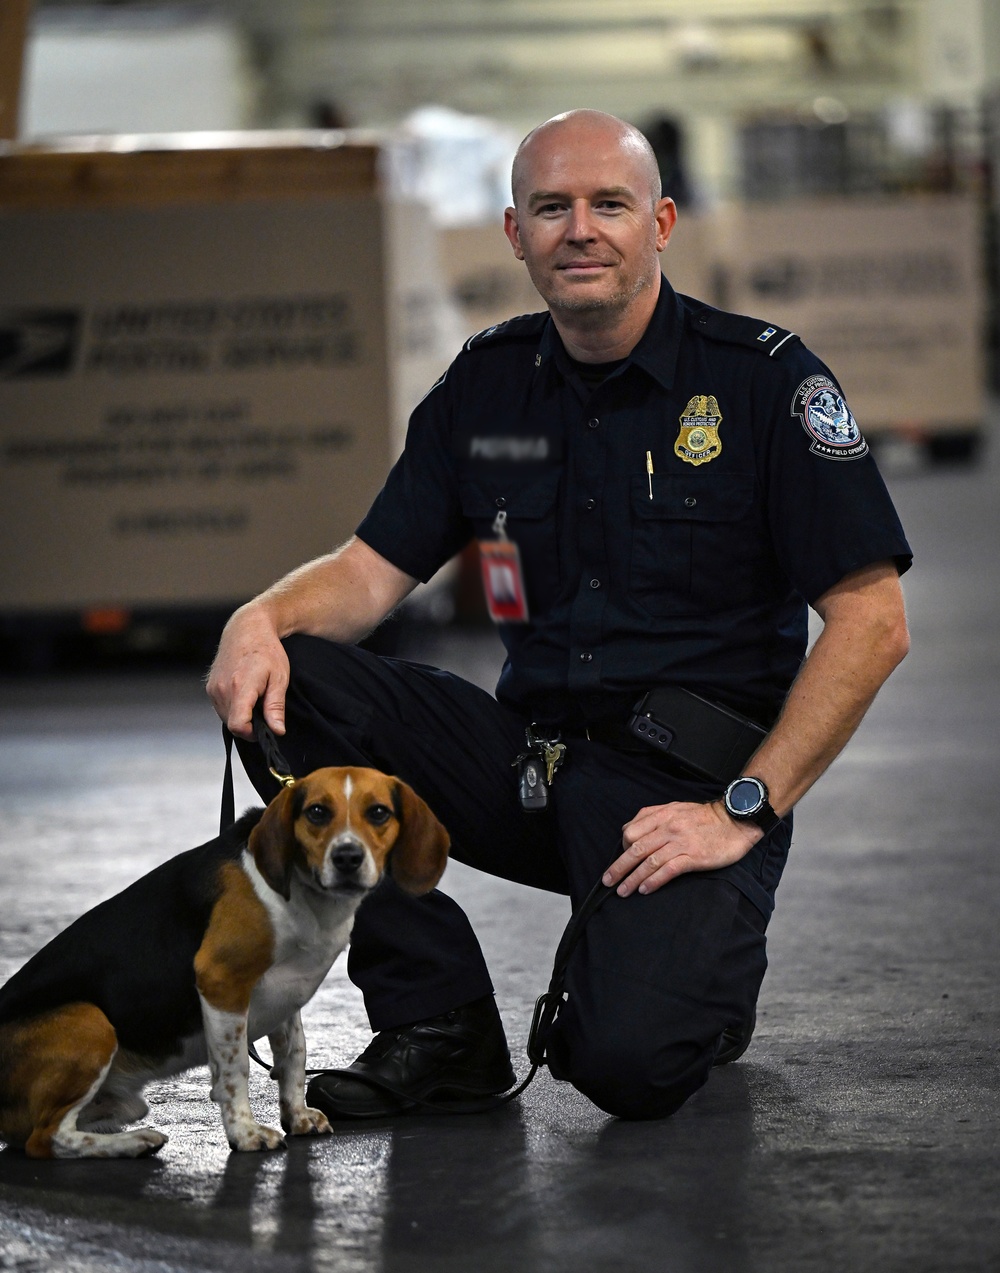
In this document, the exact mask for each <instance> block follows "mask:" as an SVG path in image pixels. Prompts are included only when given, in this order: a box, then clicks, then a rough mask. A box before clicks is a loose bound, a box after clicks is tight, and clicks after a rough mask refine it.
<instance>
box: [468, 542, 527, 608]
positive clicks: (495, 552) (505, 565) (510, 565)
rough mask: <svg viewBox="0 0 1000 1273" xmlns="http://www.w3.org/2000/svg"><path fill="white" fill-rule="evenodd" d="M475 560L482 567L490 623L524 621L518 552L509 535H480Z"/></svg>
mask: <svg viewBox="0 0 1000 1273" xmlns="http://www.w3.org/2000/svg"><path fill="white" fill-rule="evenodd" d="M479 560H480V564H481V566H482V571H483V591H484V592H485V594H486V608H487V609H488V610H489V612H490V618H491V619H492V620H493V622H494V623H527V621H528V602H527V599H526V597H525V595H524V575H523V573H522V571H521V554H520V553H519V552H518V550H517V544H515V543H514V542H513V541H512V540H510V539H481V540H480V541H479Z"/></svg>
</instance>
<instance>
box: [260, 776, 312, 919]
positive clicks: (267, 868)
mask: <svg viewBox="0 0 1000 1273" xmlns="http://www.w3.org/2000/svg"><path fill="white" fill-rule="evenodd" d="M296 786H297V784H296ZM301 803H302V797H301V793H300V792H298V791H297V790H296V787H295V786H291V787H283V788H282V789H281V791H279V792H278V794H277V795H276V796H275V797H274V799H273V800H272V801H271V803H270V804H269V805H268V806H267V808H266V809H265V810H264V816H263V817H262V818H261V820H260V821H259V822H258V823H257V825H256V826H255V827H254V829H253V830H252V831H251V832H250V839H249V840H248V842H247V847H248V848H249V850H250V852H251V854H252V855H253V860H254V861H255V862H256V863H257V870H258V871H260V873H261V875H262V876H263V877H264V879H265V880H266V881H267V883H268V884H270V886H271V888H273V889H274V891H275V892H276V893H280V894H281V896H282V897H283V898H284V899H285V901H286V902H287V901H288V899H289V898H290V897H291V895H292V859H293V857H294V853H295V832H294V827H295V819H296V818H297V817H298V815H299V813H300V812H301V808H300V806H301Z"/></svg>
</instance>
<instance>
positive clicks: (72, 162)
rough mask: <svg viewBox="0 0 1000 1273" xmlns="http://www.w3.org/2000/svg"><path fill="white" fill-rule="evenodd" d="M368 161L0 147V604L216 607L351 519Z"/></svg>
mask: <svg viewBox="0 0 1000 1273" xmlns="http://www.w3.org/2000/svg"><path fill="white" fill-rule="evenodd" d="M376 159H377V152H376V149H375V147H373V146H371V145H367V144H352V143H350V142H348V141H345V139H344V136H343V135H342V134H329V133H325V134H304V135H296V136H292V137H286V136H282V135H280V134H278V135H273V134H272V135H269V136H268V137H266V138H264V137H259V136H255V135H227V136H223V137H217V138H198V137H197V136H194V137H192V136H188V137H185V138H166V139H141V138H139V139H131V140H130V139H123V138H113V139H106V140H105V141H104V142H103V143H98V142H96V141H95V140H94V139H90V140H83V141H76V142H73V143H68V144H67V145H66V147H65V148H63V149H60V150H56V149H51V148H50V149H48V150H42V149H33V148H12V149H8V150H7V151H6V152H5V153H3V154H0V259H2V260H3V261H4V281H3V288H2V293H0V559H2V561H3V566H2V568H0V609H3V610H5V611H9V612H25V611H29V612H34V613H39V612H42V613H44V612H46V611H55V610H67V609H75V608H85V607H93V606H110V605H121V606H126V607H131V608H139V607H156V606H173V605H184V606H198V605H213V606H214V605H227V604H229V603H233V602H238V601H240V600H242V599H244V598H246V597H249V596H251V595H253V594H254V593H256V592H258V591H259V590H260V589H261V588H263V587H265V586H267V585H268V584H269V583H271V582H272V581H273V580H274V579H275V578H277V577H278V576H280V575H282V574H283V573H285V572H286V571H287V570H289V569H290V568H292V567H294V566H296V565H297V564H299V563H300V562H301V561H303V560H306V559H308V558H310V557H313V556H316V555H318V554H320V553H323V552H326V551H328V550H329V549H330V548H331V547H333V546H335V545H336V544H337V543H339V542H342V541H343V540H344V539H345V538H347V536H348V535H349V534H350V533H351V532H352V531H353V529H354V527H355V526H356V524H357V523H358V521H359V520H360V519H361V517H362V516H363V515H364V513H365V511H366V510H367V508H368V505H369V503H370V501H371V499H372V497H373V495H374V494H375V492H376V491H377V490H378V489H379V487H380V485H381V483H382V481H383V478H384V475H385V473H386V470H387V468H388V465H389V462H390V459H391V455H392V452H393V448H394V443H393V438H392V414H393V409H392V403H391V397H392V394H391V388H390V382H391V372H390V365H389V354H388V340H387V331H386V327H387V307H388V294H389V285H388V282H387V278H386V266H385V243H384V240H385V220H386V212H385V206H384V204H383V201H382V199H381V197H380V195H379V193H378V189H377V181H376Z"/></svg>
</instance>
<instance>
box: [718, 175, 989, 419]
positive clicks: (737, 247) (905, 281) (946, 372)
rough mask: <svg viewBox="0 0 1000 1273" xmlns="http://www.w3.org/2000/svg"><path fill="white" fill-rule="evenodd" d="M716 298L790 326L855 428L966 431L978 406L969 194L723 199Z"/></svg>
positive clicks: (978, 304)
mask: <svg viewBox="0 0 1000 1273" xmlns="http://www.w3.org/2000/svg"><path fill="white" fill-rule="evenodd" d="M717 250H718V253H719V257H720V261H721V264H722V271H721V275H722V278H723V280H724V289H723V292H722V295H721V298H720V303H721V304H723V305H724V306H725V308H727V309H730V310H735V311H737V312H740V313H746V314H753V315H755V316H757V317H760V318H763V319H766V320H767V321H768V322H772V323H775V324H777V325H780V326H782V327H789V328H791V329H792V330H793V331H795V332H798V334H799V335H800V336H801V337H802V339H803V340H804V341H805V343H806V344H807V345H808V346H809V347H810V348H811V349H812V350H813V351H814V352H815V353H816V354H818V355H819V356H820V357H821V358H822V359H823V360H824V361H825V362H826V363H828V365H829V366H830V368H831V369H832V370H833V372H834V374H835V375H836V376H837V378H838V380H839V381H840V382H841V384H842V385H843V387H844V390H845V392H846V394H847V396H848V399H849V401H850V404H851V408H852V410H853V412H854V414H855V416H856V417H857V419H858V422H859V423H860V424H861V427H862V429H864V430H865V432H866V433H869V434H874V433H879V432H884V431H891V430H896V431H913V432H914V433H917V434H928V435H936V434H947V433H953V432H961V433H970V432H975V431H977V430H978V429H980V428H981V427H982V424H983V421H984V416H985V402H984V394H985V384H986V370H985V365H984V363H985V348H984V334H983V333H984V305H985V301H984V286H983V268H982V226H981V217H980V212H979V206H978V204H977V202H976V200H975V199H974V198H972V197H968V196H960V195H955V196H943V195H942V196H931V195H924V196H911V197H906V198H902V197H899V198H884V199H875V198H869V199H823V200H808V201H805V200H803V201H796V202H788V203H780V204H771V205H764V204H747V205H743V206H740V207H732V208H729V209H727V210H726V211H725V212H723V213H722V214H721V215H720V217H719V220H718V249H717Z"/></svg>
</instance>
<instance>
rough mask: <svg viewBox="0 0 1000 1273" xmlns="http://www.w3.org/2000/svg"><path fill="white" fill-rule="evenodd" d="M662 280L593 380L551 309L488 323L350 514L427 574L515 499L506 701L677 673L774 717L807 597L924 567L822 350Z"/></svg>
mask: <svg viewBox="0 0 1000 1273" xmlns="http://www.w3.org/2000/svg"><path fill="white" fill-rule="evenodd" d="M661 284H662V285H661V290H660V295H659V298H658V300H657V305H656V309H655V312H654V314H653V317H652V319H651V321H650V324H649V327H648V328H647V330H646V332H645V334H644V335H643V337H642V339H641V340H640V341H639V343H638V345H637V346H636V347H635V349H634V350H633V351H632V353H631V354H630V356H629V357H628V358H626V359H625V360H624V361H623V362H622V363H621V364H620V365H619V366H617V368H616V369H615V370H614V371H613V372H612V373H611V374H610V375H608V377H607V378H606V379H605V380H604V381H603V382H602V383H600V384H599V385H598V386H597V387H596V388H593V390H591V389H590V388H589V387H588V386H586V385H585V384H584V382H583V381H582V380H581V379H580V377H579V375H578V374H577V373H576V371H575V370H574V365H573V363H572V361H571V360H570V359H569V357H568V356H567V354H566V351H565V349H564V347H563V344H562V342H561V340H560V338H559V335H558V332H557V331H556V329H555V327H554V325H553V323H552V321H551V319H550V318H549V316H548V314H529V315H525V316H523V317H520V318H514V319H511V320H509V321H508V322H506V323H502V324H500V325H499V326H498V327H496V328H491V329H489V330H488V331H486V332H482V333H480V334H479V335H477V336H474V337H473V338H472V339H471V340H470V341H469V342H468V344H467V345H466V346H465V348H464V349H463V351H462V352H461V354H459V356H458V357H457V358H456V360H455V361H454V363H453V364H452V365H451V367H450V368H449V370H448V371H447V373H446V374H445V375H444V376H443V377H442V379H441V380H440V381H438V383H437V384H436V385H435V386H434V387H433V389H431V391H430V392H429V393H428V394H427V396H426V397H425V398H424V399H423V401H422V402H421V403H420V404H419V405H418V406H417V408H416V409H415V410H414V412H413V415H412V417H411V419H410V425H409V431H408V434H407V440H406V446H405V448H404V451H403V453H402V455H401V456H400V458H399V460H398V462H397V463H396V464H395V466H394V467H393V469H392V471H391V472H390V474H389V476H388V479H387V480H386V483H385V486H384V488H383V489H382V491H381V492H380V494H379V495H378V496H377V498H376V500H375V502H374V504H373V505H372V508H371V510H370V511H369V513H368V515H367V516H366V518H365V519H364V521H363V522H362V523H361V525H360V527H359V528H358V532H357V533H358V536H359V538H361V539H362V540H364V542H365V543H367V544H368V545H370V546H371V547H372V548H374V549H375V550H376V552H378V553H380V554H381V555H382V556H383V557H385V558H387V559H388V560H389V561H390V562H392V563H393V564H394V565H396V566H398V567H399V568H400V569H401V570H403V571H405V572H406V573H407V574H410V575H413V576H414V577H415V578H417V579H420V580H424V581H426V580H427V579H429V578H430V576H431V575H432V574H433V573H434V572H435V571H436V570H437V569H438V567H440V566H441V565H442V564H443V563H444V562H446V561H448V560H449V559H450V558H451V557H452V556H453V555H454V554H455V553H457V552H458V551H459V550H460V549H462V548H463V547H464V546H465V545H466V544H467V543H468V542H469V540H470V539H471V538H473V537H475V538H477V539H486V540H488V539H493V538H495V537H496V535H495V532H494V530H493V525H494V521H495V518H496V516H497V513H498V511H500V510H501V509H502V510H504V511H505V513H506V531H507V534H508V535H509V537H510V538H511V539H512V540H514V541H515V542H516V543H517V544H518V546H519V549H520V553H521V560H522V563H523V568H524V575H525V583H526V591H527V600H528V607H529V611H530V621H529V622H528V623H525V624H513V623H509V624H503V625H501V635H502V639H503V642H504V645H505V647H506V649H507V660H506V663H505V665H504V668H503V671H502V673H501V676H500V681H499V683H498V685H497V698H498V699H499V700H500V701H501V702H502V703H505V704H506V705H508V706H510V707H513V708H515V709H517V710H519V711H521V712H523V713H524V714H525V715H527V716H529V717H531V718H532V719H535V720H538V721H541V722H545V723H553V724H561V725H563V726H564V727H573V726H580V725H583V724H585V723H587V722H588V721H589V722H594V721H597V720H603V719H608V718H614V719H617V720H622V719H623V718H624V714H625V713H626V712H627V710H628V708H629V707H630V706H631V705H632V703H633V702H634V701H635V699H636V698H637V697H638V696H639V695H640V694H641V693H643V692H644V691H646V690H648V689H650V688H651V687H652V686H654V685H657V684H665V683H669V684H674V685H680V686H684V687H686V688H688V689H692V690H695V691H697V692H699V693H701V694H703V695H704V696H706V697H708V698H711V699H714V700H715V701H717V702H721V703H724V704H727V705H728V706H730V707H732V708H734V709H736V710H737V711H741V712H743V713H745V714H747V715H749V716H752V717H754V718H755V719H757V720H759V721H760V722H761V723H762V724H764V725H769V724H771V723H772V722H773V720H774V718H775V717H776V715H777V713H778V711H779V709H780V707H781V704H782V702H783V700H784V698H785V695H786V694H787V692H788V688H789V686H790V685H791V682H792V680H793V678H794V677H795V674H796V672H797V671H798V668H799V665H800V663H801V661H802V658H803V656H804V654H805V650H806V635H807V612H806V607H807V603H812V602H815V601H816V600H817V599H818V598H819V597H821V596H822V595H823V594H824V593H825V592H826V591H827V590H828V589H829V588H831V587H832V586H833V585H834V584H836V583H837V582H838V581H839V580H840V579H842V578H843V577H844V576H845V575H846V574H848V573H850V572H851V571H853V570H857V569H859V568H861V567H863V566H867V565H870V564H871V563H873V562H877V561H880V560H885V559H890V558H891V559H894V560H895V562H896V564H897V568H898V569H899V570H900V572H902V571H903V570H905V569H906V568H907V567H908V566H909V564H910V560H911V555H910V549H909V546H908V545H907V542H906V539H905V537H904V534H903V530H902V527H901V526H900V523H899V520H898V518H897V516H896V513H895V510H894V509H893V506H892V503H891V501H890V499H889V495H888V493H887V491H886V489H885V486H884V484H883V482H882V479H881V477H880V475H879V473H878V470H877V468H876V466H875V462H874V460H873V458H872V456H871V455H870V454H869V453H868V448H867V445H866V443H865V441H864V438H863V436H862V435H861V432H860V430H859V428H858V426H857V424H856V423H855V421H854V419H853V417H852V416H851V414H850V411H849V410H848V408H847V406H846V404H845V403H844V400H843V397H842V396H841V392H840V389H839V387H838V386H837V384H836V381H835V380H834V378H833V376H832V374H831V372H830V371H829V370H828V369H827V368H826V367H825V366H824V365H823V363H822V362H820V360H819V359H818V358H816V357H815V355H813V354H812V353H810V352H809V350H808V349H806V348H805V346H804V345H803V344H802V343H801V341H800V340H799V338H798V337H797V336H795V335H793V334H791V333H789V332H786V331H784V330H782V329H779V328H776V327H773V326H769V325H768V324H767V323H764V322H761V321H759V320H757V319H752V318H747V317H744V316H741V315H734V314H726V313H724V312H722V311H720V310H717V309H713V308H712V307H710V306H707V305H704V304H702V303H701V302H698V301H695V300H692V299H690V298H689V297H685V296H680V295H678V294H677V293H675V292H674V291H673V289H672V288H671V287H670V285H669V283H667V281H666V280H665V279H663V280H661ZM647 452H649V454H650V456H651V458H652V467H653V475H652V479H651V484H652V498H650V477H649V474H648V473H647V461H646V454H647Z"/></svg>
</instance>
